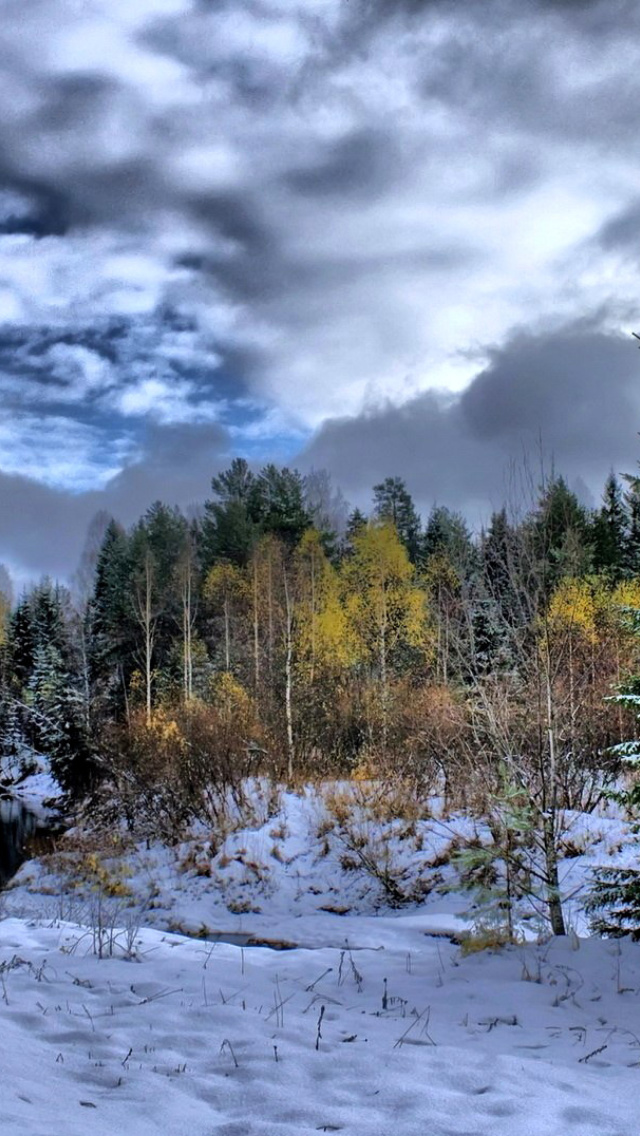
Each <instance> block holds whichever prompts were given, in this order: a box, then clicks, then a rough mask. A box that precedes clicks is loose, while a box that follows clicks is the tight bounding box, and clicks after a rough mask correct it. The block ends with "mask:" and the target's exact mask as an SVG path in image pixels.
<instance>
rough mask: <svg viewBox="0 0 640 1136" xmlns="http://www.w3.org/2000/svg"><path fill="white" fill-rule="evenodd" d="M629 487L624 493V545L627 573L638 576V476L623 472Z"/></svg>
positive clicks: (639, 570) (639, 517)
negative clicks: (625, 532) (626, 522)
mask: <svg viewBox="0 0 640 1136" xmlns="http://www.w3.org/2000/svg"><path fill="white" fill-rule="evenodd" d="M624 479H625V481H626V482H627V484H628V486H629V488H628V490H627V492H626V494H625V504H626V506H627V511H628V518H629V520H628V529H627V539H626V546H625V568H626V571H627V575H629V576H640V478H638V477H634V476H632V475H631V474H625V475H624Z"/></svg>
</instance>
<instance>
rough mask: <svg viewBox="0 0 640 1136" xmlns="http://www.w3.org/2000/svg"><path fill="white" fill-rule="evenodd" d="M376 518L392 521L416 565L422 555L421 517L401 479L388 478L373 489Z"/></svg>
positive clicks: (410, 558) (412, 561)
mask: <svg viewBox="0 0 640 1136" xmlns="http://www.w3.org/2000/svg"><path fill="white" fill-rule="evenodd" d="M373 502H374V516H375V517H376V518H377V519H378V520H379V521H390V522H391V524H393V525H395V528H396V531H397V533H398V536H399V537H400V540H401V541H402V543H403V545H404V547H405V548H406V550H407V553H408V556H409V560H410V561H411V563H412V564H415V563H416V561H417V559H418V556H419V555H420V528H421V526H420V517H419V516H418V513H417V511H416V507H415V505H414V503H413V498H412V496H411V494H410V493H409V490H408V489H407V487H406V485H405V483H404V481H403V480H402V478H401V477H386V478H385V480H384V481H381V482H380V484H379V485H374V487H373Z"/></svg>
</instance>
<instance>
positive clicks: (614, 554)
mask: <svg viewBox="0 0 640 1136" xmlns="http://www.w3.org/2000/svg"><path fill="white" fill-rule="evenodd" d="M592 539H593V567H594V570H595V571H596V572H608V573H609V575H610V576H611V578H612V579H613V580H619V579H620V578H621V576H622V575H623V574H624V571H625V568H626V559H627V542H628V516H627V510H626V508H625V503H624V498H623V494H622V488H621V486H620V482H619V481H618V479H617V478H616V476H615V474H614V473H610V474H609V477H608V478H607V481H606V485H605V489H604V496H603V503H602V508H601V509H600V510H599V512H597V513H596V514H595V517H594V520H593V538H592Z"/></svg>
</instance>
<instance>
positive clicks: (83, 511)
mask: <svg viewBox="0 0 640 1136" xmlns="http://www.w3.org/2000/svg"><path fill="white" fill-rule="evenodd" d="M228 456H229V438H228V435H227V434H226V432H225V430H224V429H222V428H221V427H219V426H215V425H214V426H195V427H193V426H192V427H189V428H186V427H152V428H149V429H148V431H147V434H146V439H145V446H144V450H143V452H142V453H141V454H140V460H139V461H138V462H136V463H135V464H134V465H131V466H129V468H128V469H126V470H125V471H123V473H121V474H119V475H118V476H117V477H115V478H114V479H113V480H112V481H111V482H110V483H109V484H108V485H107V486H106V487H105V489H104V490H102V491H95V492H86V493H76V494H73V493H70V492H68V491H65V490H62V489H56V488H52V487H49V486H46V485H42V484H41V483H39V482H37V481H35V480H33V479H30V478H25V477H19V476H13V477H11V476H8V475H7V474H4V473H0V531H1V532H2V553H1V556H2V558H4V560H6V561H7V563H8V564H9V566H11V567H13V566H18V567H19V569H20V573H21V575H25V576H28V577H29V576H30V577H34V578H35V577H37V576H39V575H41V574H42V573H44V572H48V573H50V574H51V575H53V576H58V577H60V578H61V579H69V578H70V577H71V575H72V574H73V572H74V570H75V569H76V567H77V564H78V560H79V557H80V554H81V551H82V546H83V543H84V539H85V535H86V531H87V528H88V525H89V523H90V521H91V519H92V517H94V516H95V514H96V513H97V512H98V511H100V510H106V511H107V512H108V513H109V514H110V515H112V516H115V517H116V519H117V520H119V521H120V522H121V523H123V524H125V525H129V524H131V523H133V522H134V521H135V520H137V518H138V517H139V516H140V515H141V514H142V513H143V512H144V511H145V509H147V508H148V506H149V505H151V504H152V503H153V501H155V500H157V499H158V498H159V497H161V498H162V499H163V500H164V501H166V502H167V503H168V504H171V505H179V506H181V507H183V508H185V509H187V510H188V509H189V507H190V506H193V505H196V504H198V503H200V502H202V501H203V500H204V499H205V498H206V497H207V495H208V493H209V490H210V488H211V478H212V476H213V474H214V473H215V472H216V471H217V470H219V469H220V468H221V467H222V466H223V465H224V464H225V463H226V461H227V460H228Z"/></svg>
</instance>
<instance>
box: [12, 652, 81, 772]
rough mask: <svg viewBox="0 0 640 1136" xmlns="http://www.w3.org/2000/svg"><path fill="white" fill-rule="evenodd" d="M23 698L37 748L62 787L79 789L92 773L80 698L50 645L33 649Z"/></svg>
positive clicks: (60, 659) (59, 656)
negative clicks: (31, 668)
mask: <svg viewBox="0 0 640 1136" xmlns="http://www.w3.org/2000/svg"><path fill="white" fill-rule="evenodd" d="M25 698H26V701H27V704H28V706H29V710H30V717H31V723H32V731H33V737H34V742H35V744H36V746H37V748H38V749H39V750H40V752H41V753H44V754H46V755H47V756H48V757H49V760H50V764H51V769H52V772H53V773H54V775H55V777H56V778H57V780H58V781H59V783H60V785H61V786H62V788H63V789H65V790H66V791H67V792H71V793H79V792H82V791H83V790H84V789H86V788H87V786H88V784H89V783H90V780H91V775H92V765H91V762H90V759H89V753H88V748H87V744H86V739H85V737H84V732H83V729H82V698H81V695H80V693H79V691H78V689H77V687H76V686H75V684H74V682H73V680H72V678H71V675H70V674H69V672H68V671H67V670H66V668H65V665H64V660H63V658H62V655H61V653H60V651H59V650H58V649H57V647H56V646H54V645H53V644H48V645H40V646H38V647H37V648H36V651H35V656H34V666H33V671H32V673H31V676H30V678H29V683H28V686H27V689H26V691H25Z"/></svg>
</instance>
